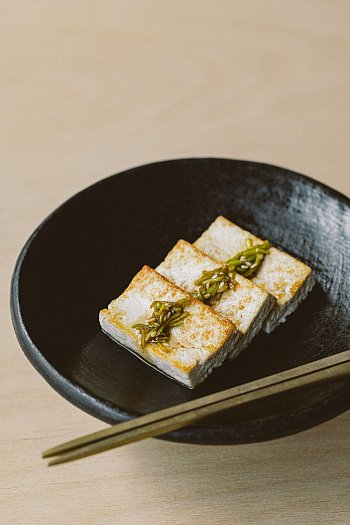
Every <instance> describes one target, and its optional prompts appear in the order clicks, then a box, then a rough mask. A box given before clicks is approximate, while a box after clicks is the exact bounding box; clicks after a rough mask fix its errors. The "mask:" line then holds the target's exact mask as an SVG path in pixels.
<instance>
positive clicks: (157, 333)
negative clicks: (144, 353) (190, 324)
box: [133, 298, 189, 348]
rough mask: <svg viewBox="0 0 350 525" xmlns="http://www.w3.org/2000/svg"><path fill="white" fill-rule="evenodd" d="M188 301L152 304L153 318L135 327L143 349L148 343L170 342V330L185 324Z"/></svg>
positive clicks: (156, 302)
mask: <svg viewBox="0 0 350 525" xmlns="http://www.w3.org/2000/svg"><path fill="white" fill-rule="evenodd" d="M188 302H189V300H188V299H186V298H185V299H181V300H180V301H176V302H170V301H154V302H153V303H152V304H151V308H152V310H153V313H152V317H151V318H150V319H148V320H147V321H146V322H145V323H144V324H142V323H137V324H134V325H133V328H134V330H138V331H139V332H140V335H141V348H144V347H145V345H146V344H148V343H165V342H167V341H168V340H169V336H170V329H171V328H174V327H175V326H179V325H180V324H182V323H183V321H184V319H185V317H187V316H188V312H184V306H186V305H187V304H188Z"/></svg>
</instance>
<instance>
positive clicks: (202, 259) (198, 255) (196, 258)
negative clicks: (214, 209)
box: [156, 240, 276, 358]
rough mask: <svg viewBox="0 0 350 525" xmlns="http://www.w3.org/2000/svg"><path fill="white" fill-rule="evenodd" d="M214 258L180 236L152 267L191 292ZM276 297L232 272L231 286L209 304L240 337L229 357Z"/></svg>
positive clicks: (247, 339) (215, 264)
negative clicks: (162, 257)
mask: <svg viewBox="0 0 350 525" xmlns="http://www.w3.org/2000/svg"><path fill="white" fill-rule="evenodd" d="M217 267H218V262H217V261H215V260H214V259H212V258H211V257H209V256H208V255H206V254H205V253H203V252H202V251H201V250H199V249H198V248H196V247H195V246H193V245H192V244H190V243H188V242H186V241H183V240H180V241H178V243H177V244H176V245H175V246H174V248H173V249H172V250H171V251H170V252H169V253H168V255H167V256H166V258H165V259H164V261H163V262H162V263H161V264H160V265H159V266H158V267H157V268H156V271H157V272H159V273H160V274H162V275H164V277H166V278H167V279H169V281H172V282H173V283H175V284H176V285H177V286H179V287H180V288H182V289H183V290H185V291H186V292H189V293H192V292H193V291H194V290H195V289H196V286H195V285H194V282H195V281H196V280H197V279H199V278H200V277H201V275H202V272H203V271H205V270H208V271H210V270H214V269H215V268H217ZM275 302H276V300H275V298H274V297H273V296H272V295H270V294H268V293H267V292H265V291H264V290H263V289H262V288H260V287H259V286H257V285H256V284H254V283H252V282H251V281H249V279H246V278H245V277H242V276H241V275H238V274H236V276H235V282H234V289H230V290H227V291H226V292H224V293H223V294H222V296H221V297H220V298H219V299H218V300H217V301H214V302H213V303H212V304H211V307H212V309H213V310H214V311H215V312H216V313H217V314H219V315H221V316H223V317H224V318H226V319H229V320H230V321H232V322H233V323H234V324H235V326H236V327H237V328H238V330H239V331H240V332H241V337H240V339H239V340H238V341H237V343H236V346H235V347H234V349H233V351H232V352H231V355H230V357H231V358H235V357H237V356H238V355H239V354H240V353H241V352H242V350H244V348H246V347H247V345H248V344H249V343H250V341H251V340H252V339H253V337H254V336H255V335H256V334H257V333H258V331H259V330H260V328H261V326H262V324H263V322H264V320H265V318H266V316H267V315H268V313H269V312H270V311H271V308H272V307H273V306H274V304H275Z"/></svg>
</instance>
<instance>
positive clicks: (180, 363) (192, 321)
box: [99, 266, 240, 388]
mask: <svg viewBox="0 0 350 525" xmlns="http://www.w3.org/2000/svg"><path fill="white" fill-rule="evenodd" d="M184 298H187V299H188V300H189V304H188V305H187V306H186V307H185V311H186V312H188V313H189V315H188V316H187V317H186V318H185V319H184V322H183V324H181V325H179V326H176V327H174V328H172V329H171V331H170V338H169V342H168V345H165V344H162V343H148V344H146V345H145V347H144V348H143V349H142V348H141V345H140V338H139V334H138V332H137V331H136V330H134V329H133V328H132V326H133V325H134V324H135V323H144V322H145V321H146V320H147V319H149V318H150V317H151V314H152V310H151V308H150V305H151V304H152V302H153V301H156V300H159V301H179V300H180V299H184ZM99 320H100V325H101V328H102V330H103V331H104V332H105V333H106V334H107V335H109V336H110V337H111V338H112V339H113V340H115V341H116V342H118V343H120V344H121V345H122V346H124V347H125V348H127V349H129V350H131V351H132V352H134V353H135V354H136V355H137V356H139V357H140V358H141V359H143V360H144V361H146V362H147V363H148V364H151V365H153V366H154V367H155V368H157V369H158V370H160V371H161V372H163V373H164V374H166V375H167V376H169V377H171V378H172V379H175V380H176V381H179V382H180V383H182V384H183V385H185V386H187V387H189V388H194V387H195V386H196V385H198V384H199V383H201V382H202V381H204V379H205V378H206V377H207V376H208V374H209V373H210V372H211V371H212V370H213V368H215V367H217V366H220V365H221V364H222V362H223V361H224V359H225V358H226V357H227V356H228V355H229V354H230V353H231V351H232V348H233V347H234V345H235V344H236V341H237V339H238V338H239V335H240V334H239V331H238V330H237V329H236V327H235V325H234V324H233V323H232V322H231V321H229V320H227V319H223V318H221V317H220V316H219V315H217V314H215V312H213V310H212V309H211V308H210V307H209V306H206V305H204V304H203V303H202V302H200V301H198V300H196V299H194V298H193V297H192V296H191V295H189V294H187V293H186V292H184V291H183V290H181V289H180V288H178V287H177V286H175V285H174V284H173V283H171V282H170V281H168V280H167V279H165V278H164V277H163V276H162V275H160V274H159V273H157V272H156V271H155V270H152V269H151V268H149V267H148V266H144V267H143V268H142V269H141V270H140V271H139V272H138V274H136V276H135V277H134V278H133V280H132V281H131V283H130V284H129V286H128V287H127V289H126V290H125V291H124V292H123V293H122V294H121V295H120V296H119V297H118V298H117V299H115V300H114V301H112V302H111V303H110V305H109V306H108V309H104V310H101V312H100V315H99Z"/></svg>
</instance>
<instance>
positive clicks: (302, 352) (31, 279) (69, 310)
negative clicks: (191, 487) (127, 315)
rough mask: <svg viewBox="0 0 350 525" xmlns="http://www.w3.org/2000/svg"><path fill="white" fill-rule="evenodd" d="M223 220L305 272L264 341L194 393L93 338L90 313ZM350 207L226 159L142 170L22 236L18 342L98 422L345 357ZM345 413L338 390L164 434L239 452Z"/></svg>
mask: <svg viewBox="0 0 350 525" xmlns="http://www.w3.org/2000/svg"><path fill="white" fill-rule="evenodd" d="M218 215H224V216H226V217H227V218H229V219H231V220H233V221H234V222H236V223H238V224H239V225H240V226H242V227H244V228H246V229H248V230H251V231H252V232H254V233H255V234H257V235H258V236H260V237H263V238H268V239H270V240H271V241H272V243H273V244H274V245H275V246H277V247H280V248H282V249H284V250H286V251H288V252H290V253H291V254H293V255H295V256H297V257H299V258H301V259H302V260H304V261H305V262H306V263H308V264H310V265H311V266H312V267H313V268H314V270H315V272H316V276H317V285H316V287H315V288H314V289H313V291H312V292H311V294H310V295H309V296H308V298H307V299H306V300H305V301H304V302H303V303H302V304H301V305H300V306H299V308H298V310H297V312H295V313H294V314H293V315H292V316H290V317H289V318H288V320H287V322H286V323H285V324H283V325H281V326H280V327H279V328H278V329H276V330H275V331H274V332H273V333H272V334H271V335H265V334H263V333H261V334H259V335H258V336H257V337H256V338H255V339H254V341H253V343H251V345H250V346H249V348H248V349H247V350H246V351H245V352H244V353H243V355H242V356H241V357H240V358H239V359H237V360H236V361H227V362H226V363H225V364H224V365H223V366H222V367H221V368H219V369H217V370H216V371H215V372H214V373H213V374H212V375H211V376H210V377H209V378H208V379H207V381H206V382H205V383H204V384H203V385H201V386H199V387H198V388H197V389H195V390H192V391H191V390H188V389H187V388H185V387H183V386H181V385H179V384H177V383H176V382H174V381H172V380H171V379H168V378H167V377H165V376H164V375H162V374H160V373H159V372H157V371H155V370H153V369H152V368H150V367H148V366H147V365H145V364H144V363H142V362H141V361H140V360H139V359H137V358H136V357H135V356H134V355H132V354H130V353H129V352H128V351H126V350H125V349H124V348H121V347H119V346H118V345H117V344H115V343H114V342H112V341H111V340H110V339H109V338H108V337H107V336H105V335H104V334H103V333H102V332H101V331H100V329H99V324H98V311H99V310H100V309H101V308H104V307H105V306H106V305H107V304H108V302H109V301H110V300H111V299H113V298H115V297H117V296H118V295H119V294H120V293H121V292H122V291H123V290H124V288H125V287H126V286H127V285H128V283H129V282H130V280H131V279H132V277H133V276H134V275H135V273H136V272H137V271H138V270H139V269H140V267H141V266H142V265H143V264H148V265H150V266H152V267H155V266H156V265H157V264H158V263H159V262H160V261H161V260H162V259H163V258H164V256H165V255H166V253H167V252H168V251H169V249H170V248H171V247H172V246H173V245H174V244H175V243H176V241H177V240H178V239H180V238H183V239H186V240H188V241H194V240H195V239H196V238H197V237H198V236H199V235H200V234H201V233H202V231H203V230H204V229H206V228H207V227H208V226H209V224H210V223H211V222H212V221H213V220H214V219H215V218H216V217H217V216H218ZM349 275H350V201H349V199H347V198H346V197H344V196H343V195H340V194H339V193H336V192H335V191H333V190H331V189H329V188H327V187H325V186H323V185H321V184H319V183H317V182H315V181H313V180H312V179H309V178H307V177H304V176H302V175H298V174H296V173H293V172H291V171H287V170H285V169H282V168H278V167H275V166H269V165H266V164H257V163H254V162H246V161H237V160H228V159H215V158H203V159H182V160H172V161H166V162H158V163H155V164H148V165H146V166H140V167H138V168H134V169H131V170H128V171H126V172H124V173H120V174H117V175H114V176H112V177H109V178H107V179H104V180H102V181H101V182H98V183H97V184H94V185H93V186H91V187H89V188H87V189H86V190H84V191H82V192H80V193H78V194H77V195H75V196H74V197H73V198H71V199H70V200H68V201H67V202H66V203H64V204H63V205H62V206H60V207H59V208H58V209H57V210H56V211H55V212H54V213H53V214H52V215H50V216H49V217H48V218H47V219H46V220H45V221H44V222H43V223H42V224H41V225H40V226H39V228H38V229H37V230H36V231H35V232H34V233H33V235H32V236H31V238H30V239H29V240H28V242H27V244H26V245H25V247H24V248H23V250H22V253H21V255H20V257H19V259H18V262H17V266H16V269H15V272H14V276H13V281H12V315H13V323H14V327H15V330H16V334H17V337H18V340H19V342H20V344H21V346H22V348H23V350H24V352H25V354H26V355H27V357H28V358H29V360H30V361H31V362H32V364H33V365H34V366H35V367H36V368H37V370H38V371H39V372H40V373H41V374H42V375H43V376H44V377H45V379H46V380H47V381H48V382H49V383H50V384H51V385H52V386H53V387H54V388H55V389H56V390H57V391H58V392H60V393H61V394H62V395H63V396H64V397H65V398H67V399H68V400H69V401H71V402H72V403H74V404H75V405H77V406H78V407H80V408H82V409H83V410H85V411H87V412H89V413H90V414H92V415H94V416H96V417H98V418H100V419H102V420H104V421H106V422H108V423H114V422H117V421H120V420H124V419H127V418H129V417H131V416H134V415H138V414H145V413H147V412H151V411H154V410H157V409H161V408H164V407H167V406H170V405H173V404H177V403H181V402H184V401H187V400H190V399H193V398H196V397H199V396H203V395H204V394H208V393H211V392H216V391H219V390H222V389H224V388H228V387H231V386H233V385H238V384H241V383H244V382H247V381H251V380H254V379H257V378H259V377H262V376H265V375H269V374H273V373H275V372H278V371H281V370H284V369H288V368H291V367H294V366H297V365H300V364H303V363H306V362H309V361H312V360H315V359H319V358H321V357H325V356H328V355H331V354H335V353H337V352H341V351H344V350H347V349H349V348H350V280H349ZM349 407H350V384H349V382H346V381H341V382H337V383H334V384H332V385H329V386H322V387H317V388H313V389H311V390H309V391H308V392H307V393H306V394H305V392H303V393H302V394H298V395H294V396H293V397H292V398H291V397H289V398H288V399H286V398H278V399H274V400H272V401H270V402H266V401H265V402H264V403H260V404H259V406H254V407H252V408H247V407H246V408H245V409H244V410H243V409H241V410H239V411H235V412H230V413H225V414H219V415H217V416H216V417H215V418H212V419H210V420H207V421H205V422H202V423H201V424H198V425H193V426H191V427H187V428H183V429H180V430H178V431H176V432H172V433H170V434H167V435H166V436H164V437H165V438H166V439H172V440H175V441H183V442H191V443H216V444H220V443H222V444H224V443H232V444H234V443H244V442H252V441H258V440H266V439H271V438H275V437H278V436H282V435H286V434H290V433H293V432H297V431H300V430H302V429H305V428H307V427H310V426H313V425H315V424H317V423H319V422H321V421H324V420H327V419H329V418H331V417H334V416H335V415H336V414H339V413H340V412H342V411H344V410H346V409H348V408H349Z"/></svg>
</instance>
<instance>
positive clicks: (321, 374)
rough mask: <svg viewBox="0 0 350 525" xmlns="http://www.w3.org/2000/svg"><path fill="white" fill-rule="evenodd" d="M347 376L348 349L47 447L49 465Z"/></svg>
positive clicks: (349, 352)
mask: <svg viewBox="0 0 350 525" xmlns="http://www.w3.org/2000/svg"><path fill="white" fill-rule="evenodd" d="M345 377H350V350H348V351H346V352H342V353H340V354H336V355H333V356H330V357H326V358H323V359H320V360H318V361H313V362H311V363H308V364H306V365H302V366H299V367H296V368H292V369H290V370H286V371H284V372H280V373H278V374H274V375H271V376H268V377H264V378H262V379H258V380H256V381H252V382H250V383H245V384H243V385H239V386H236V387H233V388H229V389H227V390H223V391H221V392H216V393H215V394H210V395H207V396H204V397H202V398H199V399H194V400H192V401H188V402H186V403H182V404H180V405H175V406H173V407H169V408H166V409H163V410H159V411H157V412H153V413H151V414H147V415H145V416H140V417H137V418H134V419H131V420H129V421H125V422H123V423H118V424H116V425H113V426H112V427H109V428H107V429H105V430H101V431H99V432H95V433H93V434H89V435H86V436H83V437H80V438H77V439H74V440H72V441H68V442H66V443H63V444H62V445H58V446H56V447H53V448H50V449H48V450H46V451H45V452H44V453H43V457H44V458H48V457H53V456H57V457H56V458H55V459H53V460H51V461H50V462H49V465H57V464H59V463H65V462H67V461H73V460H75V459H79V458H83V457H86V456H90V455H92V454H97V453H99V452H103V451H105V450H109V449H111V448H115V447H118V446H121V445H125V444H127V443H132V442H134V441H139V440H141V439H145V438H147V437H152V436H158V435H160V434H164V433H166V432H170V431H172V430H176V429H177V428H180V427H183V426H187V425H189V424H191V423H194V422H195V421H199V420H201V419H203V418H205V417H208V416H211V415H213V414H215V413H217V412H221V411H223V410H227V409H229V408H233V407H236V406H239V405H243V404H246V403H252V402H254V401H258V400H260V399H264V398H266V397H270V396H273V395H276V394H281V393H283V392H288V391H291V390H296V389H300V388H303V387H305V386H309V385H312V384H316V383H320V382H324V381H331V380H336V379H341V378H345Z"/></svg>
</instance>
